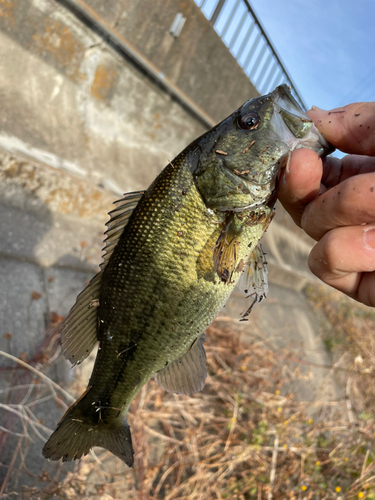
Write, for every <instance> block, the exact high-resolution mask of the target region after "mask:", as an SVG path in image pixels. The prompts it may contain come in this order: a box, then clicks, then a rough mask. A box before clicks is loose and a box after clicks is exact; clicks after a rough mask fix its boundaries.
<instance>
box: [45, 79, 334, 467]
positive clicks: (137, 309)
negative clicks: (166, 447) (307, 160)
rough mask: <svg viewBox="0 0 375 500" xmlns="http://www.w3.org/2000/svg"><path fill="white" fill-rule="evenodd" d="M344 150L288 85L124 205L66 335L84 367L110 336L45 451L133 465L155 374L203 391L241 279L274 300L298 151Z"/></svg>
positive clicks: (174, 388)
mask: <svg viewBox="0 0 375 500" xmlns="http://www.w3.org/2000/svg"><path fill="white" fill-rule="evenodd" d="M299 147H308V148H311V149H314V150H316V151H317V152H318V154H320V155H325V154H327V153H329V152H331V151H332V149H331V147H330V145H329V144H328V143H327V142H326V141H325V140H324V138H323V137H322V136H321V135H320V133H319V132H318V130H317V129H316V127H315V126H314V124H313V123H312V121H311V120H310V119H309V118H308V117H307V116H306V115H305V114H304V113H303V111H302V110H301V108H300V107H299V105H298V104H297V102H296V101H295V100H294V98H293V97H292V95H291V93H290V91H289V89H288V87H287V86H286V85H282V86H279V87H277V88H276V89H275V90H274V91H273V92H271V93H270V94H268V95H266V96H263V97H257V98H254V99H251V100H250V101H248V102H246V103H245V104H244V105H243V106H241V107H240V108H239V109H237V110H236V111H235V112H234V113H233V114H232V115H230V116H229V117H228V118H226V119H225V120H223V121H222V122H221V123H219V124H218V125H216V126H215V127H213V128H212V129H211V130H209V131H208V132H207V133H205V134H203V135H202V136H201V137H199V138H198V139H196V140H195V141H194V142H193V143H192V144H190V145H189V146H188V147H187V148H186V149H184V150H183V151H182V152H181V153H180V154H179V155H178V156H177V157H176V158H175V159H174V160H173V161H171V162H170V163H169V164H168V165H167V166H166V168H165V169H164V170H163V171H162V172H161V174H160V175H159V176H158V177H157V178H156V179H155V181H154V182H153V183H152V184H151V186H150V187H149V188H148V189H147V190H146V191H145V192H138V193H131V194H128V195H126V196H125V197H124V198H123V199H122V200H120V201H119V202H117V208H116V209H115V210H113V211H112V212H111V214H110V215H111V219H110V221H109V223H108V225H107V226H108V231H107V239H106V247H105V254H104V262H103V263H102V265H101V271H100V273H98V274H97V275H96V276H95V277H94V278H93V279H92V281H91V282H90V284H89V285H88V287H87V288H86V289H85V290H84V291H83V292H82V293H81V294H80V295H79V296H78V298H77V301H76V304H75V305H74V306H73V308H72V309H71V311H70V313H69V315H68V316H67V318H66V320H65V322H64V324H63V328H62V334H61V343H62V349H63V352H64V354H65V356H66V357H67V358H68V359H69V360H70V361H71V362H72V363H73V364H77V363H81V362H82V361H83V360H84V359H85V358H86V357H87V356H88V355H89V353H90V352H91V350H92V349H93V347H94V346H95V344H96V343H97V342H98V341H99V350H98V354H97V357H96V361H95V365H94V368H93V372H92V375H91V378H90V381H89V384H88V387H87V389H86V391H85V392H84V394H83V395H82V396H81V397H80V398H79V399H78V401H77V402H76V403H74V404H73V405H72V406H71V407H70V408H69V409H68V411H67V412H66V414H65V415H64V417H63V418H62V420H61V421H60V423H59V424H58V426H57V429H56V430H55V432H54V433H53V434H52V435H51V437H50V438H49V440H48V442H47V443H46V444H45V446H44V448H43V454H44V456H45V457H47V458H50V459H52V460H58V459H60V458H62V459H63V460H64V461H67V460H75V459H78V458H80V457H82V456H83V455H85V454H87V453H88V452H89V450H90V449H91V448H92V447H93V446H100V447H103V448H106V449H107V450H109V451H111V452H112V453H113V454H114V455H116V456H117V457H119V458H120V459H122V460H123V461H124V462H125V463H126V464H128V465H129V466H132V465H133V454H134V451H133V447H132V440H131V434H130V428H129V426H128V424H127V421H126V413H127V411H128V408H129V406H130V404H131V402H132V401H133V399H134V398H135V396H136V395H137V393H138V392H139V391H140V389H141V388H142V387H143V385H144V384H145V383H146V382H147V381H148V380H149V379H150V378H151V377H152V376H153V375H155V378H156V381H157V382H158V383H159V384H160V385H161V386H162V387H163V388H164V389H165V390H167V391H170V392H176V393H182V394H189V395H190V394H194V393H195V392H198V391H200V390H201V389H202V388H203V387H204V384H205V379H206V376H207V371H206V363H205V359H206V355H205V351H204V347H203V342H204V331H205V329H206V328H207V327H208V326H209V325H210V323H211V322H212V321H213V320H214V319H215V318H216V316H217V315H218V313H219V312H220V310H221V309H222V307H223V306H224V304H225V302H226V301H227V299H228V297H229V295H230V294H231V292H232V290H233V288H234V287H235V285H236V283H237V282H238V281H239V280H240V279H241V288H242V289H243V290H245V291H246V293H248V294H249V290H254V294H255V295H254V296H255V300H261V299H262V297H263V296H264V295H265V293H266V273H265V262H264V257H263V253H262V251H261V249H260V247H259V246H258V241H259V239H260V238H261V236H262V235H263V233H264V231H265V230H266V229H267V227H268V225H269V223H270V221H271V219H272V216H273V211H274V204H275V201H276V196H275V188H276V182H277V177H278V174H279V172H280V169H281V167H282V166H283V164H284V163H285V159H286V157H287V155H288V154H289V153H290V151H292V150H294V149H296V148H299Z"/></svg>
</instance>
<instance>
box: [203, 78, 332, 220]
mask: <svg viewBox="0 0 375 500" xmlns="http://www.w3.org/2000/svg"><path fill="white" fill-rule="evenodd" d="M196 145H197V147H198V149H199V161H198V164H197V167H196V169H195V171H194V176H195V182H196V185H197V188H198V190H199V191H200V193H201V195H202V197H203V200H204V202H205V204H206V206H207V207H208V208H211V209H217V210H220V211H229V210H230V211H237V212H240V211H243V210H246V209H249V208H253V207H258V206H260V205H263V204H265V203H267V201H268V200H269V199H270V198H271V196H272V195H273V193H274V192H275V189H276V183H277V178H278V175H279V173H280V170H281V168H282V167H283V166H284V165H285V163H286V158H287V156H288V154H289V153H290V152H291V151H293V150H295V149H298V148H301V147H307V148H309V149H313V150H314V151H316V152H317V153H318V154H319V155H320V156H325V155H327V154H330V153H331V152H332V151H333V150H334V148H333V147H332V146H331V145H330V144H329V143H328V142H327V141H326V140H325V139H324V137H323V136H322V135H321V134H320V132H319V131H318V129H317V128H316V126H315V125H314V123H313V121H312V120H310V118H309V117H308V116H307V115H306V114H305V113H304V112H303V110H302V108H301V107H300V106H299V104H298V103H297V101H296V100H295V99H294V97H293V96H292V94H291V92H290V90H289V88H288V87H287V85H280V86H279V87H277V88H276V89H275V90H274V91H273V92H271V93H269V94H267V95H265V96H261V97H255V98H254V99H251V100H249V101H247V102H246V103H245V104H243V105H242V106H241V107H240V108H239V109H237V110H236V111H235V112H234V113H233V114H232V115H230V116H229V117H228V118H226V119H225V120H223V121H222V122H221V123H219V124H218V125H216V127H214V128H213V129H211V130H210V131H209V132H207V134H204V135H203V136H201V137H200V138H199V139H198V140H197V143H196ZM273 198H274V197H273V196H272V199H273Z"/></svg>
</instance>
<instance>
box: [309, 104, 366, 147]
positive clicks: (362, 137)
mask: <svg viewBox="0 0 375 500" xmlns="http://www.w3.org/2000/svg"><path fill="white" fill-rule="evenodd" d="M307 115H308V116H309V117H310V118H311V119H312V120H314V123H315V125H316V126H317V128H318V130H319V132H320V133H321V134H322V135H323V136H324V138H325V139H326V140H327V141H328V142H330V143H331V144H333V146H335V147H336V148H338V149H340V150H341V151H344V152H345V153H350V154H360V155H368V156H375V102H357V103H353V104H348V105H347V106H343V107H341V108H336V109H332V110H330V111H324V110H322V109H319V108H317V107H315V106H313V107H312V109H311V110H310V111H308V112H307Z"/></svg>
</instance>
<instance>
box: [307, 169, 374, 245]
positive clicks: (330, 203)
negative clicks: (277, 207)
mask: <svg viewBox="0 0 375 500" xmlns="http://www.w3.org/2000/svg"><path fill="white" fill-rule="evenodd" d="M372 222H375V173H374V172H372V173H369V174H363V175H356V176H354V177H350V178H349V179H346V180H345V181H343V182H341V183H340V184H338V185H337V186H335V187H333V188H331V189H329V190H328V191H326V192H325V193H323V194H321V196H318V197H317V198H316V199H315V200H314V201H312V202H311V203H310V204H309V205H308V206H307V207H306V209H305V211H304V212H303V215H302V219H301V227H302V228H303V229H304V230H305V231H306V233H307V234H308V235H309V236H311V237H312V238H314V239H315V240H320V238H322V236H323V235H324V234H325V233H327V232H328V231H330V230H331V229H334V228H336V227H341V226H357V225H360V224H370V223H372Z"/></svg>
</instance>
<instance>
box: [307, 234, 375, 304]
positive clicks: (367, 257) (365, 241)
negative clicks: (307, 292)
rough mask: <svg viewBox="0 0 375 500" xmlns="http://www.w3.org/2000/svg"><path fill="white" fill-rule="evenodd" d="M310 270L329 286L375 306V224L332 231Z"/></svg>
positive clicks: (321, 243) (319, 246)
mask: <svg viewBox="0 0 375 500" xmlns="http://www.w3.org/2000/svg"><path fill="white" fill-rule="evenodd" d="M309 267H310V269H311V271H312V272H313V273H314V274H315V275H316V276H318V278H320V279H321V280H322V281H324V282H325V283H327V284H328V285H331V286H333V287H334V288H337V289H338V290H340V291H341V292H344V293H345V294H347V295H349V296H350V297H353V298H354V299H356V300H359V301H360V302H363V303H364V304H366V305H371V306H375V272H374V271H375V224H372V225H369V226H351V227H340V228H337V229H334V230H332V231H329V232H328V233H327V234H326V235H325V236H323V238H322V239H321V240H320V241H319V242H318V243H317V244H316V245H315V247H314V248H313V249H312V251H311V253H310V256H309ZM363 273H365V274H363Z"/></svg>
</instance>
